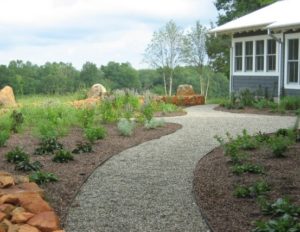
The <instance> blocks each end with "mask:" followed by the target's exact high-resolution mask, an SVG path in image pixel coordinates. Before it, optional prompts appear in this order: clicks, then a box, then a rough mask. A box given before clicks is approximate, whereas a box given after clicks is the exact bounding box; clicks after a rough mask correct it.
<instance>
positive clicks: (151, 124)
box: [145, 118, 165, 129]
mask: <svg viewBox="0 0 300 232" xmlns="http://www.w3.org/2000/svg"><path fill="white" fill-rule="evenodd" d="M164 125H165V121H164V120H163V119H155V118H152V119H151V120H150V121H146V122H145V128H146V129H155V128H157V127H163V126H164Z"/></svg>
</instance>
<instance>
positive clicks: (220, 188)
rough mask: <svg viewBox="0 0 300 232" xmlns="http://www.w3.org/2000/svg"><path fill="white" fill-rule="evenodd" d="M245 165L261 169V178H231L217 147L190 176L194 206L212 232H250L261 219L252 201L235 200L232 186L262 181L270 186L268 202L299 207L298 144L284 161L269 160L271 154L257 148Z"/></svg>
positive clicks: (223, 157) (232, 175) (227, 166)
mask: <svg viewBox="0 0 300 232" xmlns="http://www.w3.org/2000/svg"><path fill="white" fill-rule="evenodd" d="M249 153H250V154H251V156H250V159H249V162H251V163H254V164H261V165H263V166H264V167H265V174H262V175H256V174H242V175H241V176H237V175H234V174H233V173H232V172H231V171H230V167H231V164H230V162H229V159H228V158H227V157H225V156H224V154H223V150H222V149H221V148H220V147H219V148H216V149H214V150H213V151H212V152H210V153H209V154H207V155H206V156H205V157H204V158H202V159H201V160H200V161H199V163H198V164H197V167H196V169H195V172H194V193H195V198H196V201H197V204H198V206H199V208H200V209H201V211H202V212H203V214H204V216H205V217H206V219H207V222H208V223H209V225H210V226H211V228H212V230H213V231H214V232H240V231H251V229H253V228H254V225H253V221H255V220H259V219H269V218H268V217H266V216H265V217H263V216H262V214H261V212H260V208H259V206H258V204H257V203H256V200H255V199H254V198H252V199H251V198H246V199H245V198H236V197H235V196H233V191H234V186H236V185H244V184H245V185H251V183H253V182H255V181H257V180H261V179H264V180H266V181H267V182H268V183H269V184H270V185H271V191H270V192H269V193H268V194H267V196H268V199H270V201H271V202H274V201H275V200H276V199H277V198H282V197H285V196H287V197H289V198H290V199H291V201H292V202H293V203H295V204H296V205H298V206H300V198H299V196H300V171H299V167H300V143H297V144H295V145H293V146H291V147H290V148H289V150H288V151H287V152H286V158H273V157H272V154H271V151H270V150H268V149H267V148H261V149H257V150H254V151H251V152H249Z"/></svg>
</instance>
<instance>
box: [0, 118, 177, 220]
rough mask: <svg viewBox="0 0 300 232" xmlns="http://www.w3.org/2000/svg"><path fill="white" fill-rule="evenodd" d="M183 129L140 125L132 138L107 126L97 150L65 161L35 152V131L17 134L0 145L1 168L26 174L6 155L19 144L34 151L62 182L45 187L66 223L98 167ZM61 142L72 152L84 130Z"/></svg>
mask: <svg viewBox="0 0 300 232" xmlns="http://www.w3.org/2000/svg"><path fill="white" fill-rule="evenodd" d="M180 128H181V125H179V124H175V123H166V124H165V126H164V127H161V128H157V129H154V130H146V129H144V128H143V127H141V126H139V127H137V128H135V132H134V134H133V135H132V136H131V137H124V136H121V135H120V134H119V132H118V129H117V126H116V125H106V129H107V134H108V135H107V137H106V138H105V139H103V140H98V141H97V142H96V143H95V144H94V145H93V151H94V152H92V153H84V154H78V155H74V157H75V160H74V161H70V162H69V163H62V164H60V163H54V162H52V160H51V159H52V158H53V156H52V155H42V156H36V155H31V154H33V152H34V150H35V149H36V148H37V147H38V144H39V140H38V139H37V138H36V137H34V136H32V135H31V133H29V132H24V133H22V134H14V135H12V136H11V138H10V139H9V140H8V142H7V145H6V146H5V147H2V148H0V170H4V171H8V172H11V173H15V174H23V175H24V173H22V172H19V171H15V170H14V164H10V163H8V162H6V160H5V158H4V155H5V154H6V153H7V152H8V151H10V150H12V149H13V148H15V147H16V146H19V147H22V148H24V150H25V151H26V152H28V153H29V154H30V160H31V161H32V162H33V161H36V160H38V161H40V162H41V163H42V164H43V165H44V167H43V171H48V172H53V173H55V174H56V175H57V176H58V177H59V181H58V182H55V183H48V184H45V185H42V186H41V187H42V188H43V189H44V190H45V192H46V199H47V200H48V201H49V202H50V204H51V205H52V206H53V207H54V209H55V211H56V212H57V213H58V215H59V216H60V218H61V221H62V222H64V219H65V216H66V214H67V212H68V207H69V206H70V204H71V203H72V200H73V199H74V197H75V196H76V194H77V192H78V191H79V189H80V187H81V185H82V184H83V183H84V182H85V181H86V179H87V178H88V177H89V176H90V175H91V174H92V172H93V171H94V169H95V168H97V167H98V166H99V165H101V164H103V163H104V162H105V161H106V160H108V159H109V158H110V157H112V156H113V155H115V154H118V153H120V152H121V151H123V150H125V149H128V148H130V147H133V146H136V145H138V144H141V143H143V142H146V141H149V140H152V139H158V138H160V137H162V136H164V135H168V134H171V133H174V132H175V131H177V130H178V129H180ZM59 141H60V142H61V143H63V145H64V148H65V149H67V150H70V151H72V150H73V149H74V148H75V147H76V142H77V141H84V138H83V132H82V129H80V128H73V129H72V130H71V131H70V133H69V135H67V136H66V137H64V138H62V139H60V140H59Z"/></svg>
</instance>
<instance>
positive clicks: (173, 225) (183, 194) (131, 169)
mask: <svg viewBox="0 0 300 232" xmlns="http://www.w3.org/2000/svg"><path fill="white" fill-rule="evenodd" d="M213 107H214V106H213V105H205V106H196V107H190V108H188V109H187V112H188V114H187V115H186V116H183V117H174V118H167V119H166V120H167V121H168V122H175V123H180V124H182V125H183V128H182V129H180V130H178V131H177V132H176V133H174V134H171V135H168V136H164V137H162V138H160V139H158V140H152V141H149V142H146V143H143V144H141V145H139V146H136V147H133V148H130V149H128V150H126V151H123V152H122V153H120V154H119V155H116V156H114V157H112V158H111V159H110V160H109V161H107V162H106V163H105V164H104V165H102V166H101V167H99V168H98V169H97V170H96V171H95V172H94V173H93V174H92V175H91V177H90V178H89V179H88V181H87V182H86V184H85V185H84V186H83V188H82V189H81V191H80V192H79V194H78V195H77V197H76V200H75V202H74V203H73V206H72V207H71V209H70V212H69V215H68V218H67V223H66V231H67V232H77V231H78V232H79V231H80V232H85V231H87V232H94V231H97V232H98V231H99V232H100V231H105V232H106V231H107V232H118V231H126V232H129V231H130V232H135V231H139V232H140V231H141V232H148V231H149V232H150V231H151V232H153V231H163V232H168V231H172V232H175V231H178V232H183V231H187V232H194V231H195V232H196V231H199V232H202V231H203V232H206V231H208V227H207V225H206V223H205V221H204V220H203V218H202V217H201V214H200V212H199V209H198V207H197V205H196V203H195V200H194V197H193V193H192V181H193V171H194V168H195V166H196V164H197V162H198V161H199V159H200V158H201V157H203V156H204V155H205V154H206V153H208V152H209V151H211V150H212V149H213V148H214V147H216V146H217V145H218V143H217V142H216V141H215V139H213V137H214V136H215V135H221V136H224V135H225V133H226V132H227V131H228V132H230V133H232V134H237V133H240V132H241V131H242V130H243V129H244V128H246V129H247V130H248V131H249V132H250V133H256V132H258V131H262V132H273V131H275V130H277V129H279V128H286V127H289V126H292V125H293V123H294V121H295V118H293V117H281V116H262V115H249V114H247V115H246V114H232V113H226V112H220V111H214V110H213Z"/></svg>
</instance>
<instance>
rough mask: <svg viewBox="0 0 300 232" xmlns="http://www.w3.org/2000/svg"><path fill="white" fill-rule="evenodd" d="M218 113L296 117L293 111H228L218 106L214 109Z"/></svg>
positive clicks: (252, 109) (253, 109)
mask: <svg viewBox="0 0 300 232" xmlns="http://www.w3.org/2000/svg"><path fill="white" fill-rule="evenodd" d="M214 110H217V111H224V112H230V113H238V114H262V115H278V116H294V115H295V113H294V112H292V111H286V112H284V113H280V112H273V111H272V110H270V109H256V108H253V107H245V108H244V109H227V108H225V107H223V106H217V107H215V108H214Z"/></svg>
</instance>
